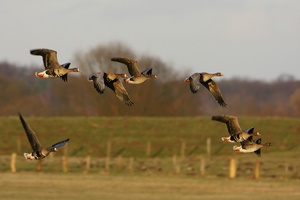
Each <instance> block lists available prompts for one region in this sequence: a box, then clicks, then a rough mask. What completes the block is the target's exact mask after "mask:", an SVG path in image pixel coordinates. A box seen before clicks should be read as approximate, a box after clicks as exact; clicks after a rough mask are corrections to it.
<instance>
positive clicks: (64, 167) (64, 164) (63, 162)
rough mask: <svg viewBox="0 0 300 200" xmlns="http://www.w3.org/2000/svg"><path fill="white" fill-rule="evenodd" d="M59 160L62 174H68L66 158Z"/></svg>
mask: <svg viewBox="0 0 300 200" xmlns="http://www.w3.org/2000/svg"><path fill="white" fill-rule="evenodd" d="M61 160H62V168H63V172H64V173H67V172H68V158H67V156H63V157H62V158H61Z"/></svg>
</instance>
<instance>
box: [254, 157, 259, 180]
mask: <svg viewBox="0 0 300 200" xmlns="http://www.w3.org/2000/svg"><path fill="white" fill-rule="evenodd" d="M259 171H260V162H259V160H257V161H256V162H255V167H254V179H258V178H259Z"/></svg>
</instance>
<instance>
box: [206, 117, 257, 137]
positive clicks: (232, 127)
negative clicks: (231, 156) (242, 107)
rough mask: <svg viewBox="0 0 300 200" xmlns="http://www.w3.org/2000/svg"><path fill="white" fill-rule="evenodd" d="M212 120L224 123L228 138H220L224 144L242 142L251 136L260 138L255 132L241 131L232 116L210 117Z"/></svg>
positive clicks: (236, 119) (235, 118)
mask: <svg viewBox="0 0 300 200" xmlns="http://www.w3.org/2000/svg"><path fill="white" fill-rule="evenodd" d="M211 119H212V120H215V121H218V122H223V123H226V126H227V130H228V133H229V134H230V136H229V137H222V138H221V139H222V141H224V142H231V143H235V142H243V141H245V140H247V139H248V138H249V137H251V136H260V135H261V134H260V133H259V132H256V131H253V129H254V128H253V129H252V131H251V130H250V129H249V130H250V132H249V131H243V130H242V129H241V127H240V125H239V122H238V118H237V117H235V116H232V115H215V116H212V118H211Z"/></svg>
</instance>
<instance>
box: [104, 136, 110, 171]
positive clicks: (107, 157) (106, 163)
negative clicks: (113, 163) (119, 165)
mask: <svg viewBox="0 0 300 200" xmlns="http://www.w3.org/2000/svg"><path fill="white" fill-rule="evenodd" d="M110 156H111V141H108V142H107V146H106V160H105V170H106V172H109V165H110Z"/></svg>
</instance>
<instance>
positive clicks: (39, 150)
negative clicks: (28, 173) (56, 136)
mask: <svg viewBox="0 0 300 200" xmlns="http://www.w3.org/2000/svg"><path fill="white" fill-rule="evenodd" d="M19 118H20V120H21V123H22V125H23V128H24V130H25V132H26V135H27V138H28V140H29V143H30V145H31V148H32V150H33V151H32V152H31V153H24V157H25V159H28V160H41V159H43V158H45V157H46V156H48V155H49V154H50V153H51V152H57V151H58V148H59V147H62V146H64V145H65V144H67V143H68V142H69V138H68V139H66V140H63V141H60V142H58V143H55V144H53V145H52V146H50V147H48V148H43V147H42V145H41V143H40V142H39V140H38V138H37V136H36V134H35V133H34V131H33V130H32V129H31V127H30V126H29V125H28V124H27V123H26V121H25V120H24V119H23V117H22V115H21V114H20V113H19Z"/></svg>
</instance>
